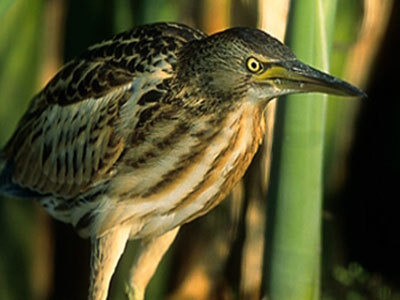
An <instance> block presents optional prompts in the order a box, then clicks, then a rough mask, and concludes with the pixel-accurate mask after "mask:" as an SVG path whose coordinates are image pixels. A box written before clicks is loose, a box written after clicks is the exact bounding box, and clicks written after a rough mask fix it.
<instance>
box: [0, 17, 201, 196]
mask: <svg viewBox="0 0 400 300" xmlns="http://www.w3.org/2000/svg"><path fill="white" fill-rule="evenodd" d="M201 37H203V35H202V33H200V32H197V31H194V30H192V29H190V28H189V27H182V26H181V25H178V24H157V25H152V26H143V27H139V28H138V29H136V30H133V31H130V32H125V33H122V34H119V35H117V36H115V37H114V38H112V39H110V40H107V41H104V42H102V43H99V44H97V45H94V46H92V47H90V48H89V49H88V50H87V51H86V52H84V53H83V54H82V55H81V56H80V57H78V58H77V59H75V60H73V61H71V62H69V63H68V64H66V65H65V67H64V68H63V69H62V70H61V71H60V72H59V73H58V74H57V75H56V76H55V77H54V78H53V79H52V80H51V81H50V82H49V83H48V84H47V86H46V87H45V88H44V89H43V90H42V91H41V92H40V93H39V94H38V95H37V96H36V97H35V98H34V99H33V100H32V101H31V103H30V106H29V108H28V111H27V112H26V113H25V114H24V116H23V117H22V119H21V121H20V122H19V125H18V127H17V130H16V131H15V133H14V135H13V136H12V138H11V140H10V141H9V143H8V144H7V145H6V146H5V148H4V149H3V151H2V159H3V160H5V161H6V164H5V166H4V163H3V170H0V173H1V174H0V177H1V178H0V183H1V185H3V187H0V190H3V192H4V190H6V192H7V193H8V194H14V195H17V196H40V195H48V194H51V195H56V196H60V197H62V198H73V197H76V196H77V195H79V194H81V193H83V192H85V191H87V190H88V189H90V187H91V186H93V185H94V184H96V183H97V182H99V181H101V180H105V179H107V178H108V177H109V176H112V175H113V174H112V172H113V168H112V166H113V165H114V163H115V162H116V161H117V159H118V158H119V156H120V155H121V153H122V151H123V150H124V146H125V139H126V135H125V134H124V133H123V132H119V131H118V129H119V123H118V122H120V120H119V118H120V115H119V114H120V110H121V109H122V108H123V107H124V104H126V103H127V102H128V101H130V100H131V99H132V97H134V95H135V88H136V87H135V85H134V82H135V80H139V79H140V78H145V80H146V81H148V80H149V79H150V81H149V83H150V84H147V85H153V86H154V85H155V83H156V82H157V80H156V81H154V78H156V79H157V78H159V79H162V78H163V76H164V77H165V76H167V75H168V73H169V74H171V73H172V71H173V68H174V66H173V64H174V59H176V57H174V53H175V52H176V51H177V49H178V48H179V47H181V46H182V45H183V44H184V43H185V42H187V41H188V40H190V39H198V38H201ZM149 56H151V59H150V60H149ZM148 67H152V68H153V70H149V69H146V68H148ZM154 68H155V69H154ZM154 70H157V72H154ZM144 74H145V75H144ZM169 76H171V75H169ZM142 81H143V80H142ZM136 100H138V99H136Z"/></svg>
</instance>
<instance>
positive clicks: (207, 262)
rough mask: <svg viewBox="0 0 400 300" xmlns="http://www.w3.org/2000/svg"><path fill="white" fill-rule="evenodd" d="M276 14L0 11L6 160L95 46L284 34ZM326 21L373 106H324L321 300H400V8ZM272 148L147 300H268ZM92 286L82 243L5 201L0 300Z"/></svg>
mask: <svg viewBox="0 0 400 300" xmlns="http://www.w3.org/2000/svg"><path fill="white" fill-rule="evenodd" d="M313 1H314V0H313ZM286 2H287V1H281V4H282V5H283V6H284V5H285V4H283V3H286ZM277 3H278V1H275V2H273V1H267V0H265V1H263V0H259V1H256V0H218V1H217V0H216V1H212V0H199V1H183V0H165V1H163V0H147V1H144V0H141V1H140V0H113V1H110V0H87V1H78V0H0V146H2V145H4V144H5V143H6V141H7V139H8V138H9V136H10V135H11V133H12V132H13V130H14V129H15V127H16V124H17V122H18V120H19V118H20V117H21V115H22V113H23V112H24V110H25V109H26V107H27V105H28V103H29V100H30V98H31V97H32V96H33V95H34V94H35V93H36V92H38V91H39V90H40V88H42V87H43V86H44V85H45V83H46V82H47V81H48V80H49V79H50V78H51V77H52V76H53V75H54V74H55V72H56V71H57V70H58V69H59V68H60V67H61V65H62V64H63V63H64V62H66V61H68V60H69V59H71V58H72V57H74V56H76V55H78V54H79V53H80V52H82V51H83V50H84V49H85V48H86V47H87V46H89V45H91V44H93V43H95V42H97V41H100V40H102V39H104V38H107V37H110V36H111V35H112V34H114V33H116V32H120V31H123V30H128V29H129V28H132V27H133V26H135V25H139V24H144V23H149V22H155V21H179V22H183V23H186V24H188V25H191V26H193V27H197V28H200V29H202V30H203V31H205V32H207V33H213V32H216V31H218V30H221V29H224V28H226V27H230V26H238V25H242V26H243V25H244V26H252V27H256V26H259V27H262V28H264V27H265V26H266V27H268V25H265V24H266V23H267V24H268V21H269V20H272V21H271V22H270V23H273V24H274V25H276V26H277V27H278V29H279V28H284V27H285V26H286V24H287V16H288V17H289V18H290V17H291V16H293V11H291V12H290V13H289V14H283V15H282V16H281V15H279V14H278V13H276V11H275V9H276V8H275V7H273V5H274V6H275V5H276V4H277ZM282 11H285V10H284V9H283V10H282ZM279 12H280V11H279ZM310 13H311V12H310ZM329 13H330V14H331V15H329ZM328 16H329V18H330V20H333V21H332V22H334V26H333V25H331V28H330V29H329V30H330V37H331V42H330V49H331V50H330V51H329V54H330V59H329V64H330V72H331V73H332V74H334V75H336V76H339V77H342V78H345V79H346V80H349V81H350V82H352V83H354V84H356V85H359V86H360V87H361V88H363V89H364V90H365V91H366V92H367V94H368V96H369V97H368V99H366V100H363V101H354V100H345V99H341V98H330V99H328V102H327V104H326V105H327V108H326V123H325V125H324V126H325V146H324V169H323V177H322V179H323V182H324V185H323V190H322V193H323V210H322V229H321V230H322V253H321V257H320V258H318V259H320V260H321V275H320V276H321V277H320V278H321V279H320V280H321V281H320V284H318V288H319V287H320V290H321V292H320V298H321V299H325V300H331V299H346V300H395V299H400V258H399V253H400V238H399V234H398V232H399V229H400V221H399V220H400V218H399V216H398V210H397V209H396V208H397V205H396V204H397V202H398V198H399V196H398V191H397V185H398V181H399V179H400V156H399V153H400V124H399V121H398V120H399V118H398V114H399V113H400V102H399V101H398V99H397V98H398V96H396V95H397V93H398V92H397V88H396V83H397V82H396V81H397V78H396V76H395V75H394V74H397V72H398V67H399V59H398V53H397V51H396V47H395V46H394V45H398V44H399V42H400V41H399V38H400V35H399V34H398V33H399V32H400V28H399V27H400V22H398V20H399V18H400V3H399V1H390V0H350V1H349V0H338V1H335V5H334V8H333V9H331V10H330V11H329V12H328ZM303 17H304V18H305V19H307V18H309V17H310V16H309V15H307V14H304V16H303ZM265 22H266V23H265ZM290 22H291V21H290V20H289V26H290V24H291V23H290ZM300 24H301V23H300ZM332 24H333V23H332ZM297 26H302V25H297ZM328 26H329V24H328ZM268 28H269V27H268ZM271 30H272V29H271ZM307 30H308V29H307V27H304V31H305V32H307ZM300 31H301V30H300ZM289 33H290V28H289ZM281 38H282V37H281ZM300 58H301V57H300ZM305 61H306V62H307V60H305ZM309 63H311V62H309ZM279 116H280V115H279V114H278V117H279ZM270 144H271V143H270V136H269V137H268V139H267V140H266V142H265V145H264V147H263V150H264V153H262V152H261V151H260V153H259V154H258V155H257V157H256V158H255V160H254V162H253V164H252V166H251V167H250V169H249V171H248V173H247V174H246V176H245V178H244V180H243V182H242V183H241V184H240V185H239V186H238V187H237V188H236V189H235V191H234V192H233V194H232V195H231V196H230V198H231V199H230V201H225V202H224V203H223V204H222V205H221V206H220V207H218V208H217V209H215V210H214V211H213V212H211V213H210V214H209V215H207V216H205V217H202V218H200V219H199V220H196V221H194V222H192V223H191V224H188V225H185V226H184V227H183V228H182V231H181V232H180V234H179V236H178V239H177V241H176V242H175V243H174V245H173V246H172V248H171V250H170V251H169V252H168V254H167V256H166V257H165V259H164V260H163V262H162V264H161V266H160V268H159V270H158V272H157V274H156V276H155V277H154V279H153V280H152V282H151V285H150V287H149V289H148V293H147V296H148V299H151V300H153V299H154V300H157V299H171V300H172V299H195V300H200V299H227V300H228V299H260V297H261V295H262V294H263V291H262V286H263V285H262V283H261V281H262V273H263V272H262V268H263V257H264V255H263V252H264V249H267V252H268V249H269V247H270V245H266V244H265V241H264V233H265V222H266V221H265V215H266V214H265V210H266V194H267V183H266V182H267V181H266V179H265V178H267V177H268V175H267V173H268V172H266V171H265V169H266V168H267V167H268V165H269V163H268V159H266V155H265V153H268V151H269V150H268V149H269V148H268V145H270ZM260 166H261V167H260ZM273 174H274V173H272V175H273ZM267 224H268V223H267ZM267 241H268V238H267ZM134 252H135V242H131V243H130V245H129V246H128V249H127V251H126V255H125V256H124V257H123V259H122V261H121V263H120V265H119V268H118V271H117V274H116V275H115V276H114V278H113V281H112V288H111V295H110V299H124V290H125V281H124V280H125V278H127V272H128V269H129V265H130V262H131V261H132V260H133V255H134ZM88 279H89V242H88V241H87V240H82V239H80V238H79V237H78V236H77V235H76V234H75V233H74V232H73V230H72V228H71V227H70V226H68V225H65V224H62V223H59V222H56V221H53V220H52V219H50V217H49V216H48V215H47V214H46V213H45V212H44V211H43V210H42V209H41V208H40V207H39V206H38V205H37V204H36V203H34V202H33V201H27V200H21V199H5V198H1V199H0V299H6V300H8V299H10V300H14V299H27V300H29V299H34V300H42V299H43V300H44V299H57V300H59V299H85V298H86V295H87V289H88ZM267 293H268V289H267ZM273 300H283V299H273Z"/></svg>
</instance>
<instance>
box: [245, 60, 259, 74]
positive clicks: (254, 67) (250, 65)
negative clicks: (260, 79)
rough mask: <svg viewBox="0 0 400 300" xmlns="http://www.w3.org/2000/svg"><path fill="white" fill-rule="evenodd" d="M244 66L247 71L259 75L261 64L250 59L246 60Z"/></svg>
mask: <svg viewBox="0 0 400 300" xmlns="http://www.w3.org/2000/svg"><path fill="white" fill-rule="evenodd" d="M246 65H247V69H249V71H250V72H252V73H259V72H260V71H261V70H262V65H261V63H260V62H259V61H258V60H257V59H255V58H254V57H250V58H249V59H248V60H247V63H246Z"/></svg>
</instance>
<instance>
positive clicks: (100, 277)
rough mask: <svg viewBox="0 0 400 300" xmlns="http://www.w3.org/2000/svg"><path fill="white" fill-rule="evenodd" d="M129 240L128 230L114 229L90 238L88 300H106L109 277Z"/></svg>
mask: <svg viewBox="0 0 400 300" xmlns="http://www.w3.org/2000/svg"><path fill="white" fill-rule="evenodd" d="M128 238H129V228H116V229H113V230H112V231H110V232H108V233H107V234H105V235H103V236H101V237H99V238H92V249H91V259H90V268H91V270H90V288H89V300H105V299H107V294H108V288H109V285H110V280H111V277H112V275H113V273H114V270H115V267H116V266H117V263H118V260H119V258H120V257H121V255H122V253H123V252H124V248H125V245H126V242H127V241H128Z"/></svg>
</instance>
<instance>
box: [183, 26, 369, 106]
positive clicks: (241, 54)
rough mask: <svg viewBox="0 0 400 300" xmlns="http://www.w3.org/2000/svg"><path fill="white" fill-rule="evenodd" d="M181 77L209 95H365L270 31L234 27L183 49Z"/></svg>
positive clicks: (250, 96)
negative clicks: (304, 59) (296, 52)
mask: <svg viewBox="0 0 400 300" xmlns="http://www.w3.org/2000/svg"><path fill="white" fill-rule="evenodd" d="M179 70H180V71H179V73H180V75H181V79H184V81H186V82H190V84H191V85H192V86H196V87H197V88H198V90H199V91H203V92H205V93H207V96H215V95H217V96H219V97H220V98H226V99H228V98H229V99H238V98H243V97H246V98H247V99H252V100H256V101H258V100H264V101H265V102H267V101H268V100H270V99H272V98H275V97H278V96H282V95H287V94H291V93H306V92H322V93H327V94H336V95H345V96H365V94H364V93H363V92H362V91H361V90H360V89H358V88H356V87H354V86H352V85H351V84H349V83H347V82H345V81H343V80H340V79H338V78H336V77H333V76H331V75H329V74H326V73H324V72H321V71H318V70H316V69H314V68H312V67H310V66H308V65H306V64H304V63H302V62H300V61H299V60H298V59H297V58H296V56H295V55H294V54H293V52H292V51H291V50H290V49H289V48H288V47H286V46H285V45H284V44H282V43H281V42H280V41H278V40H277V39H275V38H273V37H271V36H270V35H268V34H267V33H265V32H263V31H261V30H258V29H250V28H232V29H228V30H225V31H222V32H219V33H216V34H214V35H211V36H209V37H207V38H205V39H203V40H196V41H193V42H192V43H190V44H188V45H187V47H186V48H184V49H183V51H182V53H181V57H180V61H179Z"/></svg>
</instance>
